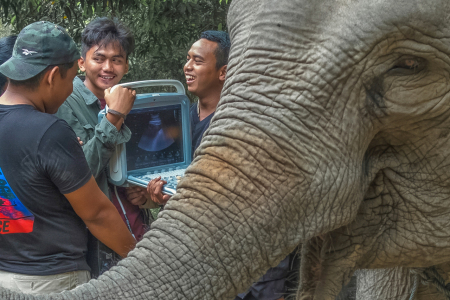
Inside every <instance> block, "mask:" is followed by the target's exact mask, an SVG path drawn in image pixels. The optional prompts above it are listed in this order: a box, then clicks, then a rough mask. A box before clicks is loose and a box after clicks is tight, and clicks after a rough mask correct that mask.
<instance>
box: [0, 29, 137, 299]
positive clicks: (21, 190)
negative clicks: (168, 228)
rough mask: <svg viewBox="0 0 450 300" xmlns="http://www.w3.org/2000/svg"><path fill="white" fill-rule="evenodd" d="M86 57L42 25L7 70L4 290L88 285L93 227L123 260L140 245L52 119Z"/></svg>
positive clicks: (61, 33) (0, 266)
mask: <svg viewBox="0 0 450 300" xmlns="http://www.w3.org/2000/svg"><path fill="white" fill-rule="evenodd" d="M79 57H80V54H79V52H78V50H77V48H76V46H75V43H74V42H73V40H72V39H71V38H70V37H69V35H68V34H67V33H66V30H65V29H64V28H62V27H60V26H58V25H55V24H52V23H49V22H44V21H41V22H36V23H33V24H31V25H29V26H27V27H25V28H24V29H23V30H22V31H21V32H20V34H19V36H18V38H17V41H16V43H15V46H14V50H13V55H12V57H11V59H9V60H8V61H6V62H5V63H4V64H3V65H1V66H0V72H1V73H2V74H3V75H5V76H6V77H8V78H9V85H8V87H7V90H6V91H5V93H4V94H3V95H2V96H1V97H0V145H1V147H0V285H1V286H3V287H6V288H9V289H12V290H17V291H21V292H25V293H34V294H43V293H50V292H60V291H62V290H67V289H71V288H74V287H75V286H76V285H79V284H81V283H84V282H86V281H87V280H89V267H88V265H87V263H86V258H85V255H86V250H87V249H86V247H87V232H86V226H87V227H88V228H89V230H90V231H91V232H92V233H93V234H94V235H95V236H96V237H97V238H98V239H99V240H101V241H102V242H103V243H105V244H106V245H107V246H109V247H110V248H112V249H113V250H114V251H116V252H117V253H119V254H120V255H121V256H126V255H127V254H128V252H129V251H130V250H131V249H132V248H134V245H135V240H134V238H133V237H132V236H131V234H130V233H129V232H128V230H127V228H126V226H125V225H124V223H123V222H122V221H121V219H120V216H119V214H118V213H117V210H116V209H115V208H114V206H113V205H112V203H111V202H110V201H109V200H108V198H107V197H106V196H105V195H104V194H103V193H102V192H101V190H100V189H99V188H98V186H97V184H96V182H95V179H94V178H93V177H92V174H91V172H90V169H89V167H88V165H87V163H86V159H85V157H84V154H83V151H82V149H81V146H80V145H79V143H78V141H77V137H76V136H75V133H74V132H73V131H72V129H71V128H70V127H69V126H68V125H67V123H66V122H65V121H62V120H60V119H58V118H56V117H55V116H52V115H51V114H53V113H55V112H56V111H57V110H58V108H59V106H60V105H61V104H62V103H63V102H64V100H65V99H66V98H67V97H68V96H69V95H70V93H71V92H72V88H73V86H72V80H73V78H74V77H75V75H76V73H77V65H76V64H75V61H77V60H78V58H79ZM105 97H122V98H123V97H128V98H133V97H135V92H132V91H129V90H128V89H125V88H118V89H116V90H115V91H114V93H113V94H110V93H109V92H107V93H106V96H105Z"/></svg>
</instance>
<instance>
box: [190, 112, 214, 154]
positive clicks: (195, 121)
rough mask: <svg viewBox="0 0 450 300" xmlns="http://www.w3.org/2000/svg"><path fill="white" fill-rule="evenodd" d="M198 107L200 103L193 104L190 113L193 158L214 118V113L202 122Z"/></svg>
mask: <svg viewBox="0 0 450 300" xmlns="http://www.w3.org/2000/svg"><path fill="white" fill-rule="evenodd" d="M197 105H198V103H195V104H193V105H192V106H191V109H190V112H189V113H190V115H191V132H192V156H194V152H195V150H196V149H197V148H198V146H200V142H201V141H202V137H203V134H204V133H205V131H206V129H208V127H209V124H210V123H211V119H212V117H213V116H214V113H212V114H210V115H209V116H207V117H206V118H204V119H203V120H201V121H200V119H199V117H198V111H197Z"/></svg>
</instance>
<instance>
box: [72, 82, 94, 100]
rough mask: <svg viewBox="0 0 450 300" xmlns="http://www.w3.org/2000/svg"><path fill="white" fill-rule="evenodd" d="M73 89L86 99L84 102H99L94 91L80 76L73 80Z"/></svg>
mask: <svg viewBox="0 0 450 300" xmlns="http://www.w3.org/2000/svg"><path fill="white" fill-rule="evenodd" d="M73 90H74V91H76V92H77V93H78V94H79V95H80V96H81V98H83V99H84V102H86V105H92V104H94V103H98V99H97V97H96V96H95V95H94V93H92V92H91V91H90V90H89V89H88V88H87V87H86V86H85V85H84V82H83V81H82V80H81V79H80V78H78V77H75V79H74V80H73Z"/></svg>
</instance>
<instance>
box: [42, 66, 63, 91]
mask: <svg viewBox="0 0 450 300" xmlns="http://www.w3.org/2000/svg"><path fill="white" fill-rule="evenodd" d="M58 76H61V73H60V72H59V67H58V66H55V67H53V68H52V69H51V70H49V71H47V73H46V74H45V77H44V80H45V81H46V82H47V83H48V84H49V85H50V86H51V87H53V86H54V85H55V84H56V82H57V79H58Z"/></svg>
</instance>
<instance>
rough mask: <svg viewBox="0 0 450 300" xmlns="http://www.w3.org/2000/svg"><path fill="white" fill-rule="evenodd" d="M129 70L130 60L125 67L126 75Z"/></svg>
mask: <svg viewBox="0 0 450 300" xmlns="http://www.w3.org/2000/svg"><path fill="white" fill-rule="evenodd" d="M129 70H130V64H129V63H128V59H127V64H126V65H125V74H127V73H128V71H129Z"/></svg>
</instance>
